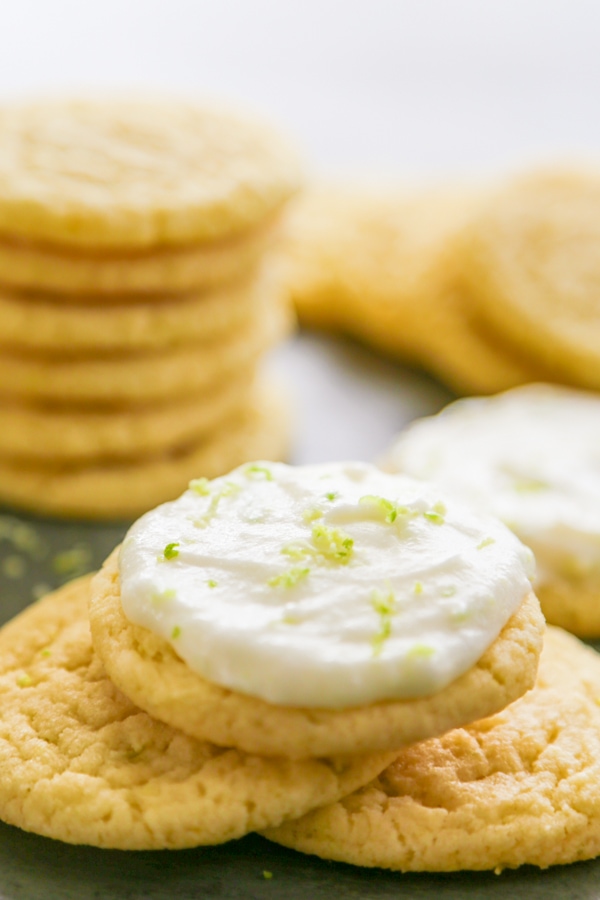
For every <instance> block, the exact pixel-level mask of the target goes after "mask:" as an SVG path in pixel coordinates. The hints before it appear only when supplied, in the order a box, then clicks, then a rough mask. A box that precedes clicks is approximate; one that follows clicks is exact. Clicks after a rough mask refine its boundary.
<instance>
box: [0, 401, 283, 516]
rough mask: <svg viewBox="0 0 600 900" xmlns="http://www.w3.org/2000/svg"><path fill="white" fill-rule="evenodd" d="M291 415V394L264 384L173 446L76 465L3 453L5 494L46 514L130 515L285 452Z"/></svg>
mask: <svg viewBox="0 0 600 900" xmlns="http://www.w3.org/2000/svg"><path fill="white" fill-rule="evenodd" d="M289 419H290V415H289V409H288V402H287V399H284V397H283V396H282V395H280V393H279V391H274V390H273V389H272V388H271V387H270V385H265V384H264V383H263V384H262V385H261V386H259V389H258V390H257V391H256V392H255V393H254V396H253V397H252V399H251V402H250V403H248V404H247V406H246V408H245V409H243V410H242V412H241V413H240V414H239V415H238V416H236V417H235V418H233V419H231V420H228V421H227V422H226V423H224V424H223V426H222V427H220V428H218V429H216V430H215V431H214V433H212V434H209V435H206V436H203V437H201V438H200V439H196V440H194V441H189V442H188V443H186V444H184V445H182V446H180V447H177V448H174V449H172V450H170V451H164V452H162V453H154V454H150V455H149V454H146V455H143V456H137V457H135V458H133V459H127V460H113V461H111V460H103V459H102V458H98V459H88V460H85V461H84V462H82V463H80V464H79V465H74V464H73V463H72V462H71V463H68V462H64V463H62V464H57V463H56V462H54V463H52V464H51V463H50V462H49V461H48V460H42V461H40V462H38V463H37V464H35V463H33V462H27V461H24V460H12V459H8V458H3V457H0V497H1V498H2V501H3V502H4V503H6V504H8V505H12V506H19V507H22V508H23V509H30V510H32V511H37V512H40V513H43V514H46V515H57V516H61V517H69V518H92V519H133V518H135V517H136V516H138V515H140V514H141V513H142V512H144V511H145V510H147V509H150V508H151V507H153V506H156V505H157V504H158V503H162V502H163V501H165V500H168V499H169V498H172V497H175V496H177V494H179V493H180V492H181V491H182V490H183V489H184V488H185V486H186V485H187V483H188V482H189V480H190V479H191V478H195V477H200V476H206V477H208V478H212V477H215V476H216V475H220V474H221V473H222V472H224V471H225V472H226V471H228V470H229V469H231V468H232V467H233V466H237V465H240V464H241V463H242V462H244V461H245V460H246V459H254V458H256V457H265V456H270V457H273V458H274V459H278V458H282V457H285V456H286V455H287V453H288V449H289V441H290V422H289Z"/></svg>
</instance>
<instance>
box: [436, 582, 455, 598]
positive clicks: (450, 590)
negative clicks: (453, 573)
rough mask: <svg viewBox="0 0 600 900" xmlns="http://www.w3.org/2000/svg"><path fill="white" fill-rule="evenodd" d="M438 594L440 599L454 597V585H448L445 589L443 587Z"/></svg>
mask: <svg viewBox="0 0 600 900" xmlns="http://www.w3.org/2000/svg"><path fill="white" fill-rule="evenodd" d="M440 593H441V595H442V597H454V595H455V594H456V585H455V584H449V585H448V586H447V587H443V588H442V590H441V591H440Z"/></svg>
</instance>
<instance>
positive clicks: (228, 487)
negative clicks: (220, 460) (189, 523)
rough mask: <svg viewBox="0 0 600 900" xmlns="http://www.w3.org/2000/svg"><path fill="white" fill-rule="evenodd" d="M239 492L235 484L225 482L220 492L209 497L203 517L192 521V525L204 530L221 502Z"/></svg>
mask: <svg viewBox="0 0 600 900" xmlns="http://www.w3.org/2000/svg"><path fill="white" fill-rule="evenodd" d="M240 490H241V488H240V486H239V485H237V484H235V482H233V481H226V482H225V484H224V485H223V487H222V488H221V490H220V491H218V492H217V493H216V494H213V496H212V497H211V499H210V503H209V505H208V509H207V510H206V512H205V513H204V515H203V516H200V518H199V519H195V520H194V525H196V527H197V528H206V527H207V525H209V524H210V522H211V520H212V519H213V518H214V517H215V516H216V514H217V510H218V508H219V503H220V502H221V500H223V499H224V498H225V497H231V496H232V495H233V494H237V493H238V492H239V491H240Z"/></svg>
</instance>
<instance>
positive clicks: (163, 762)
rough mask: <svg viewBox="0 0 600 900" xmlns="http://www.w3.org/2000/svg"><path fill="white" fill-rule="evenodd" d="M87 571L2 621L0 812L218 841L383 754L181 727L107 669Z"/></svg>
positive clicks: (349, 779)
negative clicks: (266, 755)
mask: <svg viewBox="0 0 600 900" xmlns="http://www.w3.org/2000/svg"><path fill="white" fill-rule="evenodd" d="M88 591H89V577H86V578H82V579H79V580H77V581H74V582H71V583H69V584H68V585H65V586H64V587H62V588H60V589H59V590H58V591H56V592H55V593H53V594H50V595H48V596H47V597H45V598H44V599H43V600H42V601H40V602H39V603H36V604H35V605H34V606H32V607H30V608H29V609H28V610H26V611H25V612H24V613H22V614H21V615H20V616H19V617H18V618H17V619H15V620H14V621H13V622H11V623H9V624H8V625H7V626H5V627H4V628H3V630H2V631H1V632H0V658H1V660H2V662H1V663H0V710H1V714H0V766H1V769H2V778H1V779H0V818H1V819H2V820H3V821H5V822H8V823H9V824H11V825H16V826H18V827H19V828H24V829H25V830H27V831H33V832H35V833H37V834H41V835H44V836H46V837H50V838H54V839H58V840H62V841H68V842H69V843H73V844H93V845H95V846H98V847H113V848H118V849H121V850H158V849H177V848H182V847H193V846H198V845H201V844H218V843H221V842H223V841H227V840H231V839H232V838H237V837H240V836H241V835H243V834H245V833H246V832H248V831H252V830H254V829H256V828H264V827H266V826H267V825H275V824H278V823H279V822H281V821H282V820H283V819H285V818H287V817H289V816H294V815H299V814H302V813H303V812H306V811H308V810H309V809H311V808H313V807H314V806H316V805H318V804H320V803H323V802H331V801H333V800H334V799H336V798H338V797H340V796H343V795H344V794H346V793H347V792H348V791H349V790H354V789H356V787H357V786H358V785H360V784H361V783H366V782H367V781H368V780H370V779H371V778H372V777H374V775H375V774H377V772H379V771H381V769H382V768H383V767H384V766H385V765H386V764H387V762H388V761H389V756H388V755H385V754H383V755H382V754H377V755H371V756H369V757H353V758H351V759H350V758H346V759H343V760H342V759H322V760H306V761H303V762H290V761H289V760H279V759H261V758H260V757H257V756H248V755H246V754H244V753H240V752H238V751H236V750H227V749H223V748H221V747H216V746H215V745H214V744H209V743H206V742H199V741H196V740H194V739H193V738H190V737H187V736H186V735H184V734H182V733H181V732H179V731H176V730H174V729H173V728H170V727H169V726H168V725H164V724H163V723H160V722H157V721H156V720H154V719H151V718H150V717H149V716H148V715H146V713H144V712H142V711H141V710H140V709H137V708H136V707H135V706H134V705H133V704H132V703H131V702H130V701H129V700H128V699H127V698H126V697H125V696H124V695H123V694H121V693H120V692H119V691H118V690H117V689H116V688H115V687H114V685H113V684H112V683H111V682H110V681H109V679H108V678H107V676H106V674H105V672H104V670H103V668H102V665H101V663H100V661H99V660H98V657H97V656H96V655H95V653H94V651H93V648H92V645H91V641H90V633H89V625H88V622H87V594H88Z"/></svg>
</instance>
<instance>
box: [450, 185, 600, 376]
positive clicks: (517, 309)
mask: <svg viewBox="0 0 600 900" xmlns="http://www.w3.org/2000/svg"><path fill="white" fill-rule="evenodd" d="M599 223H600V175H599V174H598V173H597V172H593V171H590V172H584V171H581V172H577V171H568V170H556V171H546V172H543V171H542V172H540V173H531V174H530V175H525V176H521V177H520V178H517V179H515V180H514V181H512V182H510V183H509V184H507V185H506V186H505V187H504V188H503V189H502V190H500V191H498V192H497V194H496V195H494V196H493V197H492V198H490V199H489V202H488V203H487V205H486V206H485V208H483V209H482V210H481V211H480V213H479V214H478V215H477V216H475V217H474V219H473V222H472V223H471V224H470V225H469V227H468V228H466V230H465V233H464V236H463V240H462V245H461V250H460V253H461V259H460V265H461V271H462V276H463V290H464V291H465V294H466V297H467V299H468V300H469V304H470V307H471V309H472V311H473V314H474V315H476V316H477V317H479V318H480V319H481V320H482V321H484V322H486V323H487V325H488V328H491V329H494V330H495V331H497V333H498V334H499V335H502V336H503V340H504V341H505V342H507V343H510V344H511V345H513V346H514V347H515V348H516V349H517V352H519V353H520V354H521V355H527V357H528V358H530V359H531V361H532V363H533V364H534V365H538V364H539V365H540V366H544V367H545V368H546V369H549V370H550V371H552V372H553V373H554V377H555V379H556V380H562V381H565V382H567V383H572V384H575V385H578V386H581V387H591V388H594V389H598V388H599V387H600V349H599V348H600V329H599V326H598V315H597V294H598V283H599V281H600V224H599Z"/></svg>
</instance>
